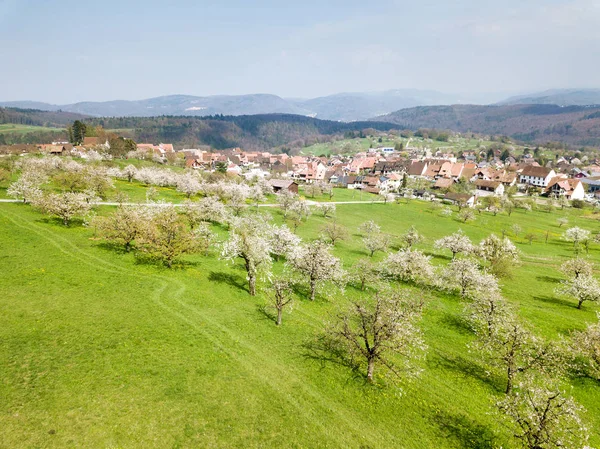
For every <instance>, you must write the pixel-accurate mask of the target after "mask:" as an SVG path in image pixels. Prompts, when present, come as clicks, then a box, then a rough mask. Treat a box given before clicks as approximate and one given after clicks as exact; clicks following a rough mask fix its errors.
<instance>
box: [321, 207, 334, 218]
mask: <svg viewBox="0 0 600 449" xmlns="http://www.w3.org/2000/svg"><path fill="white" fill-rule="evenodd" d="M317 209H318V210H319V211H321V214H323V218H327V217H332V216H334V215H335V209H336V208H335V204H333V203H321V204H317Z"/></svg>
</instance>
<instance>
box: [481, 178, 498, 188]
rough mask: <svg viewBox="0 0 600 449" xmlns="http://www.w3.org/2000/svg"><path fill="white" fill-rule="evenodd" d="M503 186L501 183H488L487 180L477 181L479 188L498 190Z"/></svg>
mask: <svg viewBox="0 0 600 449" xmlns="http://www.w3.org/2000/svg"><path fill="white" fill-rule="evenodd" d="M500 184H502V183H501V182H500V181H488V180H486V179H478V180H477V181H475V185H476V186H477V187H485V188H486V189H497V188H498V186H500Z"/></svg>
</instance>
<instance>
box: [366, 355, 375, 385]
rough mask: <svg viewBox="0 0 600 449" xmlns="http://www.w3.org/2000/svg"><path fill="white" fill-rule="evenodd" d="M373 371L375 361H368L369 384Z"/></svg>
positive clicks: (371, 380)
mask: <svg viewBox="0 0 600 449" xmlns="http://www.w3.org/2000/svg"><path fill="white" fill-rule="evenodd" d="M374 370H375V361H374V360H373V359H369V361H368V365H367V380H368V381H369V382H371V383H372V382H373V371H374Z"/></svg>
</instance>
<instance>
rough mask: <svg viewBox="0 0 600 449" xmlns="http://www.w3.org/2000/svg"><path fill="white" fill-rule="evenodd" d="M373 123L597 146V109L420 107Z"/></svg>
mask: <svg viewBox="0 0 600 449" xmlns="http://www.w3.org/2000/svg"><path fill="white" fill-rule="evenodd" d="M375 120H380V121H383V122H391V123H396V124H397V125H399V126H401V127H404V128H409V129H417V128H437V129H449V130H453V131H458V132H468V131H472V132H477V133H483V134H494V135H506V136H510V137H513V138H515V139H519V140H523V141H526V142H537V143H544V142H549V141H561V142H565V143H568V144H571V145H577V146H596V145H600V107H585V106H568V107H560V106H555V105H505V106H477V105H452V106H423V107H417V108H410V109H402V110H400V111H396V112H393V113H391V114H387V115H383V116H379V117H377V118H376V119H375Z"/></svg>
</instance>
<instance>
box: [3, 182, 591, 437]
mask: <svg viewBox="0 0 600 449" xmlns="http://www.w3.org/2000/svg"><path fill="white" fill-rule="evenodd" d="M122 184H125V183H119V187H123V188H124V186H123V185H122ZM130 188H131V190H132V192H133V191H135V190H136V187H135V186H130ZM138 190H140V189H138ZM132 192H129V193H130V194H131V195H132V196H135V195H137V197H143V196H144V195H143V194H142V193H140V192H138V193H132ZM339 192H340V191H337V190H336V195H335V196H334V198H335V199H337V200H338V201H341V200H342V199H344V200H353V199H355V198H354V197H352V198H348V196H349V195H350V194H349V193H347V192H349V191H344V193H343V194H342V193H339ZM338 193H339V195H338ZM164 195H165V198H167V194H166V193H164ZM170 195H173V196H176V195H178V194H176V193H174V192H172V193H171V194H170ZM309 199H310V198H309ZM321 200H323V198H321ZM110 210H111V208H109V207H101V208H99V210H98V213H101V214H105V213H109V212H110ZM261 212H262V213H269V214H272V215H273V217H274V221H275V222H276V223H282V222H283V217H282V215H281V213H280V211H279V210H277V209H275V208H265V209H263V210H261ZM247 213H255V212H254V211H252V210H249V211H248V212H247ZM561 216H568V218H569V220H570V223H569V225H568V226H573V225H577V226H581V227H584V228H586V229H589V230H591V231H593V232H594V233H597V232H598V231H600V221H598V218H599V216H598V214H595V215H594V214H593V213H592V212H591V211H590V210H584V211H581V210H575V209H569V210H564V211H561V210H558V211H555V212H553V213H547V212H542V211H533V212H525V211H524V210H520V209H519V210H516V211H515V212H514V213H513V214H512V216H510V217H509V216H507V215H506V214H499V215H497V216H493V215H491V214H488V213H486V212H483V213H481V214H478V215H477V219H476V220H475V221H473V222H469V223H466V224H465V223H460V222H459V221H457V219H456V213H455V214H454V216H453V217H443V216H441V215H440V212H439V210H435V209H433V208H432V207H431V205H430V204H429V203H426V202H420V201H410V202H408V203H405V202H402V203H400V204H386V205H384V204H372V203H369V202H365V203H364V204H343V205H342V204H340V205H338V207H337V218H336V219H337V220H338V222H339V223H340V224H342V225H343V226H345V227H346V228H347V229H348V230H349V233H350V237H349V239H348V240H346V241H341V242H340V243H339V244H337V245H336V247H335V249H334V253H335V254H336V255H337V256H339V257H341V258H342V260H343V262H344V266H345V268H350V267H351V266H352V264H353V263H354V262H355V261H356V260H358V259H359V258H361V257H366V256H367V254H366V252H365V250H364V249H363V247H362V243H361V236H360V235H359V233H358V230H357V228H358V227H359V225H360V224H361V223H363V222H365V221H367V220H374V221H376V222H377V223H378V224H379V225H380V226H381V227H382V229H383V231H384V232H387V233H390V234H393V235H396V236H399V235H400V234H402V233H403V232H404V231H406V229H408V228H409V227H410V226H411V225H414V226H416V228H417V229H418V231H419V232H421V233H422V234H424V235H425V237H426V241H424V242H423V243H421V244H419V245H418V248H419V249H421V250H423V251H425V252H427V253H428V254H431V255H432V256H433V258H434V263H435V264H437V265H442V264H446V263H448V262H449V260H450V254H446V253H441V252H437V251H435V250H434V249H433V242H434V240H435V239H437V238H440V237H442V236H444V235H448V234H450V233H452V232H454V231H456V230H458V229H462V230H463V231H464V232H465V233H466V234H467V235H469V236H470V237H471V238H472V239H473V240H474V241H476V242H478V241H479V240H481V239H482V238H484V237H486V236H487V235H489V234H490V233H491V232H495V233H498V234H500V233H501V232H502V230H503V229H505V230H508V232H507V235H508V236H509V237H511V238H512V239H513V241H514V242H515V243H516V244H517V246H518V248H519V249H520V250H521V252H522V257H521V259H522V263H521V265H519V266H516V267H514V269H513V277H512V278H511V279H504V280H503V281H502V289H503V292H504V295H505V297H506V298H507V299H508V300H509V302H510V303H511V304H513V305H514V307H515V308H516V310H517V311H518V314H519V315H520V316H521V317H522V318H523V319H524V320H525V321H526V322H527V323H528V324H529V325H530V326H531V327H532V329H533V330H534V332H535V333H536V334H537V335H539V336H543V337H545V338H548V339H558V338H561V337H566V336H568V335H569V333H570V332H571V331H572V330H575V329H583V328H585V326H586V325H587V324H588V323H592V322H594V321H595V320H596V312H597V311H599V310H600V307H599V306H598V305H595V304H589V303H586V304H584V306H583V309H582V310H577V309H576V304H575V302H574V301H570V300H568V299H564V298H559V297H557V296H556V295H555V293H554V289H555V287H556V285H557V283H558V281H559V280H560V279H561V278H562V276H561V275H560V273H559V272H558V267H559V266H560V264H561V263H563V262H564V261H565V260H567V259H568V258H570V257H572V256H573V249H572V245H571V244H569V243H567V242H565V241H563V240H561V234H562V232H563V231H564V229H565V227H564V226H563V227H562V228H559V226H558V223H557V218H559V217H561ZM325 222H326V219H324V218H323V217H321V216H320V215H319V214H318V213H315V214H313V215H312V217H310V218H309V219H308V221H307V222H306V223H304V224H302V225H301V226H300V227H299V228H298V233H299V234H300V236H301V237H302V238H303V239H305V240H310V239H314V238H317V237H318V236H319V233H320V228H321V227H322V226H323V225H324V224H325ZM513 224H518V225H519V226H520V227H521V228H522V230H523V231H522V232H521V233H520V235H519V236H514V235H513V234H512V233H511V231H510V228H511V226H512V225H513ZM568 226H567V227H568ZM214 229H215V231H216V232H217V233H218V234H219V236H220V238H221V239H223V238H225V236H226V234H227V231H226V230H225V228H222V227H219V226H215V228H214ZM530 232H533V233H535V235H536V239H535V240H534V241H533V242H532V244H529V242H527V241H526V240H525V239H524V235H526V234H527V233H530ZM546 235H547V236H548V241H547V242H546ZM396 248H397V246H396ZM383 257H384V254H382V253H378V254H376V255H375V256H374V258H375V260H377V261H379V260H382V259H383ZM589 257H590V258H591V259H592V260H593V261H594V262H595V263H596V275H597V276H598V275H600V272H599V271H598V268H599V267H600V245H595V246H594V245H592V246H591V247H590V253H589ZM275 269H276V270H279V269H281V262H278V263H277V264H276V267H275ZM0 273H1V276H2V277H1V278H0V367H1V368H2V376H1V377H0V398H2V400H1V401H0V429H1V430H0V432H1V437H0V447H1V448H16V447H19V448H24V447H45V448H46V447H47V448H51V447H57V448H58V447H99V448H133V447H145V448H153V447H156V448H164V447H173V448H186V447H203V448H217V447H218V448H230V447H240V448H264V447H273V448H280V447H289V448H317V447H319V448H321V447H323V448H325V447H328V448H496V447H513V446H512V442H511V439H510V433H509V430H508V429H507V428H505V427H504V426H503V425H502V424H500V421H499V419H498V416H497V415H496V414H495V411H494V403H495V402H496V401H498V400H500V399H501V398H502V397H503V395H504V393H503V389H504V378H503V376H502V373H501V372H497V371H495V370H490V367H488V366H486V365H485V363H484V362H483V361H482V360H481V358H480V357H478V355H477V354H476V353H473V352H471V351H470V350H469V349H468V347H467V345H468V344H469V343H470V342H471V341H473V334H472V332H471V331H470V329H469V327H468V325H467V323H466V321H465V318H464V316H463V308H464V306H465V303H464V302H462V301H461V300H460V299H459V298H458V297H456V296H453V295H449V294H441V293H437V292H429V293H426V294H425V302H426V308H425V314H424V317H423V320H422V323H421V325H422V328H423V330H424V334H425V340H426V343H427V345H428V349H427V356H426V358H425V359H424V361H423V362H422V368H423V373H422V374H421V376H420V377H419V378H417V379H416V380H414V381H411V382H406V383H402V384H401V385H400V386H399V385H396V384H394V383H390V382H388V381H386V380H385V379H382V378H377V381H376V383H375V384H374V385H371V384H368V383H366V382H365V379H364V377H363V376H362V375H361V374H362V373H355V372H353V371H351V370H349V369H348V368H347V367H345V366H341V365H336V364H332V363H328V362H324V361H321V360H315V359H313V358H310V357H308V356H307V351H306V349H305V343H306V342H307V341H310V339H311V338H313V337H314V336H315V335H316V334H317V333H318V332H320V331H321V330H322V329H323V327H324V324H325V323H326V322H327V321H328V320H329V319H330V318H331V316H332V314H333V313H334V312H336V311H337V310H339V309H340V308H345V307H347V306H348V303H349V299H351V298H353V297H355V296H356V295H359V294H361V293H359V292H358V291H357V290H356V289H355V288H353V287H352V286H348V287H347V288H346V289H345V290H344V291H343V292H340V291H337V292H335V291H334V294H332V295H329V296H319V297H318V298H317V300H316V301H315V302H310V301H308V300H307V299H305V297H304V296H303V295H302V294H300V293H299V294H298V295H297V297H296V299H295V304H294V307H293V309H292V311H291V312H286V313H285V315H284V322H283V325H282V326H281V327H280V328H278V327H276V326H275V325H274V322H273V320H272V318H271V317H270V316H269V314H268V313H265V312H264V310H263V308H262V307H263V306H264V305H265V296H264V294H263V293H259V295H257V296H256V297H251V296H249V294H248V292H247V285H246V279H245V276H246V275H245V271H244V270H243V267H242V264H241V263H239V262H238V263H235V264H229V263H226V262H224V261H222V260H220V259H219V257H218V250H217V249H214V250H212V251H211V253H210V254H209V255H207V256H204V255H193V256H186V257H184V258H183V259H182V263H181V264H180V265H179V266H177V267H176V268H174V269H171V270H169V269H166V268H163V267H159V266H157V265H154V264H147V263H143V262H142V261H140V260H137V259H136V258H135V256H134V255H133V254H131V253H123V252H120V251H119V250H115V249H114V247H111V246H109V245H106V244H105V243H104V242H102V241H101V240H99V239H98V238H97V236H96V235H95V232H94V229H93V228H86V227H83V226H81V225H80V224H79V223H74V224H72V225H71V226H70V227H64V226H62V225H61V224H59V223H58V222H57V221H56V220H54V219H51V218H47V217H45V216H43V215H41V214H39V213H37V212H36V211H34V210H32V209H31V208H30V207H29V206H27V205H22V204H0ZM401 287H402V288H405V286H401ZM413 292H414V294H415V295H418V294H421V293H420V292H419V291H417V290H413ZM565 388H567V389H569V392H570V393H571V394H572V395H573V396H574V397H575V398H576V399H577V400H578V401H579V402H580V403H581V404H582V405H583V406H584V407H585V408H586V412H585V414H584V416H583V418H584V420H585V422H586V424H587V425H588V428H589V429H590V430H591V432H590V433H591V434H592V437H591V440H590V443H591V445H592V446H598V445H600V436H599V434H598V430H595V429H600V383H599V382H598V381H595V380H592V379H589V378H584V377H577V378H570V379H568V380H567V381H566V383H565Z"/></svg>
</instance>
